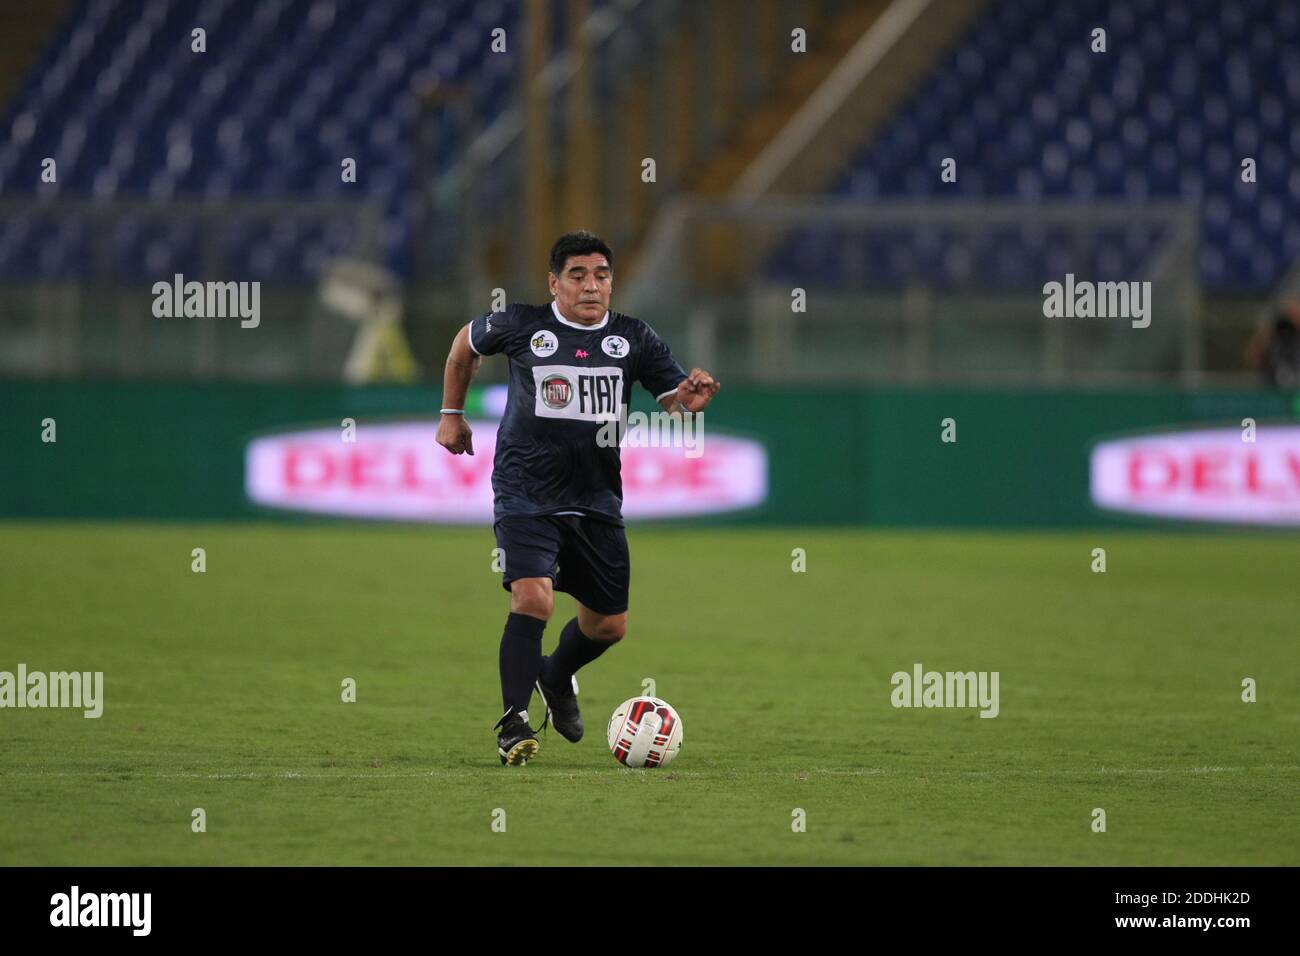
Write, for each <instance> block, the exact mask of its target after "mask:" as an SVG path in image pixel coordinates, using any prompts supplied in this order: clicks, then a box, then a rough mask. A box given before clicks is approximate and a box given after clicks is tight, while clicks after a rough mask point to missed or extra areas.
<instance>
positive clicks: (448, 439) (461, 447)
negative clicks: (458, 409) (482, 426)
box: [437, 415, 474, 455]
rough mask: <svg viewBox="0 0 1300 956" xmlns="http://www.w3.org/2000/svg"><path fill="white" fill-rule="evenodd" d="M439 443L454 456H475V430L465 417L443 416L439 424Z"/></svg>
mask: <svg viewBox="0 0 1300 956" xmlns="http://www.w3.org/2000/svg"><path fill="white" fill-rule="evenodd" d="M437 441H438V444H439V445H441V446H442V447H443V448H445V449H447V451H449V452H451V453H452V454H453V455H459V454H462V453H463V454H469V455H472V454H474V430H473V429H472V428H470V427H469V422H467V421H465V416H464V415H443V416H442V419H441V420H440V421H439V422H438V439H437Z"/></svg>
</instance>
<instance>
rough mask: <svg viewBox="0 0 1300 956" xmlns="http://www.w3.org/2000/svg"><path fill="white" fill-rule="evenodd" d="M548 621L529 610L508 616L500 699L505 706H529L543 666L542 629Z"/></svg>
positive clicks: (501, 659) (507, 708)
mask: <svg viewBox="0 0 1300 956" xmlns="http://www.w3.org/2000/svg"><path fill="white" fill-rule="evenodd" d="M544 630H546V622H545V621H543V620H539V619H538V618H535V617H529V616H528V615H527V614H515V613H514V612H513V611H512V612H511V613H510V616H509V617H507V618H506V629H505V633H504V634H502V635H501V658H500V662H501V702H502V705H503V707H504V709H505V710H510V708H512V707H513V708H514V709H515V712H516V713H519V712H520V711H526V710H527V709H528V701H529V698H531V697H532V696H533V683H534V682H535V681H536V680H537V675H538V673H539V672H540V671H541V669H542V631H544Z"/></svg>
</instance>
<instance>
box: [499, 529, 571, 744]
mask: <svg viewBox="0 0 1300 956" xmlns="http://www.w3.org/2000/svg"><path fill="white" fill-rule="evenodd" d="M496 537H497V546H498V547H499V548H501V550H502V552H503V555H504V564H505V574H504V575H503V577H502V586H503V587H505V588H507V589H508V590H509V591H510V614H509V615H508V616H507V617H506V624H505V629H504V631H503V632H502V635H501V647H500V652H499V655H498V665H499V669H500V676H501V702H502V707H503V708H504V710H505V714H504V715H503V716H502V718H501V720H500V721H498V722H497V727H499V728H500V731H501V732H500V734H499V735H498V737H497V752H498V755H499V756H500V757H501V762H502V763H506V764H521V763H526V762H527V761H528V758H529V757H531V756H533V754H535V753H536V752H537V750H538V743H537V735H536V734H534V733H533V731H532V730H531V729H530V728H529V725H528V702H529V699H530V698H531V697H532V693H533V686H534V685H535V684H536V682H537V678H538V675H539V674H540V672H541V665H542V633H543V631H545V629H546V622H547V621H548V620H550V617H551V612H552V610H553V607H554V598H553V596H552V576H553V575H554V574H555V561H556V555H557V554H558V553H559V547H560V532H559V529H558V528H557V527H555V526H554V525H553V523H551V522H550V521H549V520H548V519H545V518H503V519H501V520H500V521H498V522H497V523H496Z"/></svg>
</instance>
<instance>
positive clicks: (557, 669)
mask: <svg viewBox="0 0 1300 956" xmlns="http://www.w3.org/2000/svg"><path fill="white" fill-rule="evenodd" d="M610 643H612V642H610V641H593V640H592V639H591V638H589V637H588V636H587V635H586V634H583V633H582V631H581V630H579V628H578V619H577V618H576V617H575V618H574V619H573V620H572V621H570V622H569V623H568V624H566V625H564V631H563V632H562V633H561V634H560V645H559V647H557V648H556V649H555V651H554V652H553V653H552V654H551V656H550V657H548V658H547V659H546V683H547V686H549V687H558V686H560V685H562V684H566V683H568V681H569V678H570V677H572V676H573V675H574V674H576V673H577V672H578V670H579V669H580V668H582V667H584V666H586V665H587V664H590V663H591V662H592V661H594V660H595V659H596V658H597V657H599V656H600V655H601V654H604V653H605V651H606V650H608V649H609V645H610Z"/></svg>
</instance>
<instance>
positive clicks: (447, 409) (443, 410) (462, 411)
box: [438, 408, 465, 415]
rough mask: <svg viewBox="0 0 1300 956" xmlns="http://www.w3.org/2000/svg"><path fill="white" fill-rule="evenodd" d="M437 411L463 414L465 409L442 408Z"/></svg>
mask: <svg viewBox="0 0 1300 956" xmlns="http://www.w3.org/2000/svg"><path fill="white" fill-rule="evenodd" d="M438 412H439V414H441V415H464V414H465V409H463V408H442V409H439V410H438Z"/></svg>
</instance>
